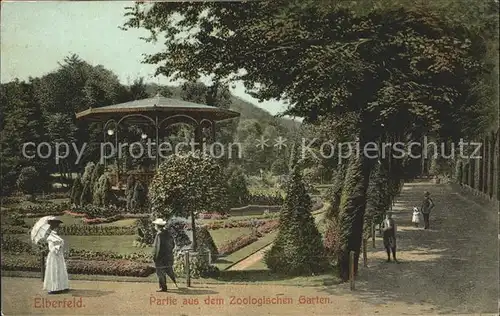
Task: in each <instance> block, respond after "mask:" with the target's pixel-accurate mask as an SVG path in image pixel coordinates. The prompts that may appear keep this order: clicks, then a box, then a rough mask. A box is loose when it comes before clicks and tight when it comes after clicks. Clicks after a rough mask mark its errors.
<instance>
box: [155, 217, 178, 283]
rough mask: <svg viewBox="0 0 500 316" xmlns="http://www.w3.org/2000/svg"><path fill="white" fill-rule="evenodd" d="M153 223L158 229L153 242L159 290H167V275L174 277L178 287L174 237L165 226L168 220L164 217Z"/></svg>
mask: <svg viewBox="0 0 500 316" xmlns="http://www.w3.org/2000/svg"><path fill="white" fill-rule="evenodd" d="M153 224H154V225H155V229H156V237H155V240H154V243H153V260H154V263H155V267H156V275H157V276H158V282H159V283H160V289H159V290H158V292H166V291H167V275H168V276H169V277H170V278H171V279H172V281H173V282H174V285H175V287H176V288H178V287H177V282H176V281H175V274H174V269H173V265H174V254H173V252H174V247H175V242H174V238H173V237H172V235H171V234H170V232H169V231H168V230H166V229H164V228H165V225H166V224H167V222H165V221H164V220H163V219H161V218H158V219H156V220H155V221H154V222H153Z"/></svg>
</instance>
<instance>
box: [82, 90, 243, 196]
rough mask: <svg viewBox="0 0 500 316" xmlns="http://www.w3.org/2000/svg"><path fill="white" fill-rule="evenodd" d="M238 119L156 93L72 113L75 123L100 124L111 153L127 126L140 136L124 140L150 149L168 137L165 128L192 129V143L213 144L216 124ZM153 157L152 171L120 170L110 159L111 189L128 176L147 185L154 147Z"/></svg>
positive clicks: (156, 152) (223, 111) (120, 185)
mask: <svg viewBox="0 0 500 316" xmlns="http://www.w3.org/2000/svg"><path fill="white" fill-rule="evenodd" d="M239 116H240V114H239V113H237V112H234V111H231V110H227V109H221V108H218V107H214V106H209V105H204V104H197V103H193V102H187V101H182V100H176V99H171V98H166V97H163V96H161V95H160V94H157V95H156V96H155V97H153V98H147V99H142V100H136V101H130V102H125V103H120V104H114V105H109V106H103V107H98V108H89V109H87V110H84V111H82V112H79V113H77V114H76V118H77V119H78V120H86V121H89V122H97V123H102V126H103V128H102V129H103V141H104V142H111V143H114V145H115V147H114V148H115V150H116V149H117V148H118V146H120V145H119V143H118V142H119V139H120V131H121V130H122V131H125V130H126V128H128V127H130V126H139V127H140V128H139V129H140V130H141V131H142V133H141V135H140V137H138V138H139V139H137V140H131V139H128V141H141V140H143V141H144V140H151V141H152V142H153V144H154V146H157V145H158V144H160V142H161V141H163V140H164V139H165V137H167V136H168V133H167V129H168V128H169V127H171V126H173V125H176V124H187V125H189V126H191V127H192V128H193V130H194V141H195V143H198V144H201V143H202V142H203V141H206V142H210V141H215V123H216V122H218V121H225V120H229V119H233V118H237V117H239ZM153 148H155V147H153ZM154 156H155V157H153V158H154V159H155V164H154V165H155V168H154V170H120V167H119V166H120V162H119V159H118V157H115V159H113V160H114V162H115V164H116V168H115V177H114V181H113V182H114V183H113V186H114V187H115V188H117V189H122V188H123V185H124V184H125V183H126V178H127V177H128V176H129V175H131V174H132V175H134V176H135V177H136V178H138V179H141V180H143V181H144V182H145V183H146V184H147V183H149V181H150V180H151V178H152V177H153V175H154V172H155V169H156V168H158V166H159V164H160V163H161V157H160V154H159V150H158V148H155V150H154ZM106 163H107V162H106Z"/></svg>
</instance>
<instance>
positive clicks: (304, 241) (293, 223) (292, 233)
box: [264, 165, 326, 275]
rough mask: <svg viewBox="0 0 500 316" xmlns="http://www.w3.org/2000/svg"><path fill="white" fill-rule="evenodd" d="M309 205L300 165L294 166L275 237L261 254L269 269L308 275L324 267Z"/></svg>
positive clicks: (322, 251)
mask: <svg viewBox="0 0 500 316" xmlns="http://www.w3.org/2000/svg"><path fill="white" fill-rule="evenodd" d="M311 207H312V203H311V198H310V196H309V195H308V194H307V192H306V188H305V186H304V183H303V182H302V174H301V170H300V167H299V166H298V165H296V166H295V167H294V169H293V170H292V175H291V178H290V180H289V182H288V188H287V195H286V199H285V203H284V205H283V207H282V209H281V213H280V224H279V231H278V236H277V237H276V239H275V241H274V244H273V246H272V247H271V249H270V250H269V251H268V252H267V253H266V254H265V257H264V260H265V262H266V264H267V266H268V268H269V269H270V270H271V271H273V272H276V273H280V274H286V275H310V274H311V273H315V272H320V271H322V270H324V269H325V267H326V260H325V252H324V248H323V241H322V238H321V234H320V233H319V231H318V229H317V227H316V224H315V222H314V218H313V216H312V214H311Z"/></svg>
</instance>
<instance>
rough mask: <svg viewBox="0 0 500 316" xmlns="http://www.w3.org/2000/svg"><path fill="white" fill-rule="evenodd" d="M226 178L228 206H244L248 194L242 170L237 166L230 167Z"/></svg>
mask: <svg viewBox="0 0 500 316" xmlns="http://www.w3.org/2000/svg"><path fill="white" fill-rule="evenodd" d="M227 177H228V180H227V183H228V197H229V204H230V205H231V206H233V207H234V206H243V205H246V203H247V202H248V196H249V195H250V193H249V192H248V187H247V181H246V178H245V174H244V172H243V169H242V168H241V167H238V166H234V167H230V168H229V170H228V175H227Z"/></svg>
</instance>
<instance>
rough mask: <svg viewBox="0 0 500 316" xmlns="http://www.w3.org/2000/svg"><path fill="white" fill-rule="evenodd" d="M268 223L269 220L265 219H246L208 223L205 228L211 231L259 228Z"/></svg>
mask: <svg viewBox="0 0 500 316" xmlns="http://www.w3.org/2000/svg"><path fill="white" fill-rule="evenodd" d="M266 222H267V220H264V219H254V220H252V219H246V220H241V221H217V222H211V223H207V224H205V225H204V226H205V227H206V228H207V229H209V230H217V229H222V228H238V227H259V226H261V225H264V224H265V223H266Z"/></svg>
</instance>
